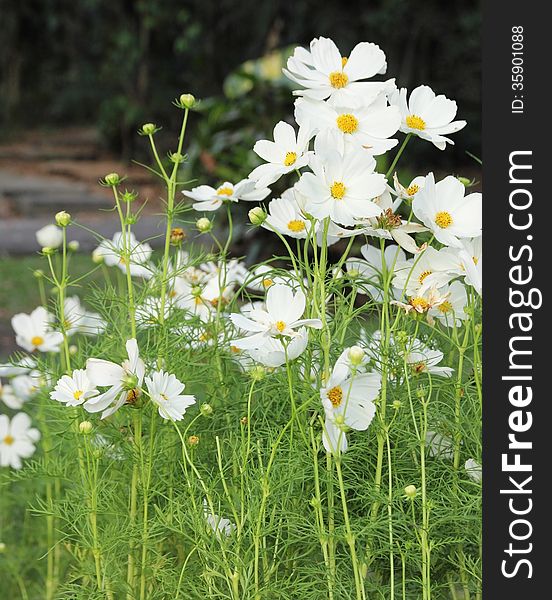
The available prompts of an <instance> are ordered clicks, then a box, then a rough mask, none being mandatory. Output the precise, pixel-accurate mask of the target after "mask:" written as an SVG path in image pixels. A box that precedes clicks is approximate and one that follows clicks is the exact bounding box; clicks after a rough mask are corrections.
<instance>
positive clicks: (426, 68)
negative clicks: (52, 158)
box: [0, 0, 481, 178]
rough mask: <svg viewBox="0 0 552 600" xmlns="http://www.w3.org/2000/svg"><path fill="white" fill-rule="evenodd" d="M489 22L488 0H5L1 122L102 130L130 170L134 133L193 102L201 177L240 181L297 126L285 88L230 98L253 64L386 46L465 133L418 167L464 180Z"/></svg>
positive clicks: (259, 88)
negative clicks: (288, 122)
mask: <svg viewBox="0 0 552 600" xmlns="http://www.w3.org/2000/svg"><path fill="white" fill-rule="evenodd" d="M480 21H481V15H480V2H479V0H447V2H443V0H424V2H413V1H408V0H377V1H376V0H369V1H366V0H364V1H362V0H351V1H348V2H321V1H320V0H294V1H293V2H290V1H289V0H285V1H284V0H217V1H215V0H24V1H21V0H19V1H17V0H0V49H1V50H0V121H1V123H2V126H3V128H4V131H8V133H9V132H10V130H11V131H12V132H13V131H15V132H17V131H18V130H19V129H21V128H24V127H27V126H45V127H58V126H65V125H71V124H88V125H97V126H98V127H99V129H100V131H101V132H102V136H103V139H104V140H105V143H106V145H108V146H109V147H110V148H111V149H113V150H116V151H118V152H122V155H123V156H124V157H127V158H129V157H131V156H132V157H135V156H136V153H137V152H138V154H139V149H138V146H136V147H135V144H136V142H137V136H136V135H135V132H136V129H137V128H138V126H139V125H140V124H141V123H143V122H145V121H154V122H156V123H158V124H163V126H164V127H165V130H168V129H169V128H170V127H171V126H176V123H175V122H174V119H175V118H178V117H179V115H178V113H177V111H174V109H173V108H172V107H171V106H170V100H171V99H172V98H175V97H177V96H178V95H180V93H182V92H188V91H189V92H192V93H194V94H195V95H196V96H197V97H199V98H203V99H208V100H207V101H206V102H204V107H207V108H211V109H212V110H211V111H210V112H209V113H207V111H205V117H204V118H203V119H201V120H196V125H195V127H196V131H195V133H196V135H195V136H194V137H195V142H194V146H193V148H192V149H191V158H192V164H194V163H195V161H197V160H200V161H201V163H202V166H203V167H204V169H205V170H207V171H208V172H210V173H211V174H212V175H213V177H214V178H215V177H216V178H224V177H225V176H226V175H228V176H230V175H232V174H234V172H235V171H236V170H239V171H240V172H239V173H238V175H240V176H243V175H246V174H247V173H246V171H247V168H249V162H250V160H251V158H249V156H248V153H249V149H250V147H251V142H252V141H253V140H254V139H256V138H258V137H259V136H261V135H265V134H266V133H268V132H269V131H270V130H271V128H272V126H273V124H274V123H275V121H276V120H277V119H278V118H281V117H282V116H285V115H286V114H289V113H290V107H291V101H290V95H289V87H286V86H285V84H284V83H281V82H279V81H276V82H275V81H274V80H273V78H268V79H269V80H268V81H267V77H266V76H265V75H259V73H248V74H246V75H243V73H242V78H243V79H244V80H251V79H253V80H255V84H256V85H255V87H254V88H253V90H252V91H247V92H244V91H243V90H242V91H241V92H240V93H234V94H229V93H228V90H227V89H226V88H225V87H224V85H223V84H224V82H225V80H226V79H227V77H228V76H229V75H230V74H232V73H234V74H236V73H238V74H239V73H240V65H242V64H243V63H244V62H245V61H248V60H251V59H258V58H259V57H262V56H264V55H266V54H267V53H269V52H271V51H272V50H275V49H285V48H287V47H289V46H290V45H295V44H308V42H309V41H310V40H311V39H312V38H313V37H315V36H318V35H325V36H330V37H332V38H333V39H334V40H335V41H336V42H337V44H338V46H340V49H341V50H342V51H343V52H344V54H346V53H348V52H349V51H350V49H351V48H352V47H353V46H354V45H355V44H356V43H357V42H358V41H362V40H369V41H373V42H376V43H378V44H379V45H380V46H381V47H382V48H383V49H384V50H385V52H386V54H387V57H388V64H389V68H388V73H389V74H390V75H392V76H396V78H397V83H398V84H399V86H406V87H414V86H415V85H418V84H419V83H427V84H429V85H431V86H432V87H433V88H434V89H435V90H436V91H438V92H442V93H445V94H446V95H448V96H449V97H451V98H454V99H456V100H457V102H458V105H459V117H460V118H465V119H467V120H468V122H469V127H468V128H467V129H466V130H464V132H463V133H462V134H461V135H458V136H456V138H455V139H456V141H457V145H456V147H455V148H454V150H453V151H452V152H447V153H436V152H435V151H434V149H432V148H431V147H430V145H429V144H423V145H422V144H420V145H419V150H420V153H419V154H418V160H419V161H420V162H423V161H424V159H425V156H426V154H428V153H430V152H431V153H432V154H431V160H432V164H433V165H435V164H436V163H438V164H439V166H441V167H442V168H447V167H449V166H451V165H455V167H456V168H458V166H459V165H460V166H461V165H470V164H473V163H472V161H471V159H470V158H469V157H467V155H466V151H470V152H472V153H473V154H476V155H479V154H480V106H479V104H480V82H479V79H480V68H481V60H480V44H479V33H480ZM281 58H282V60H283V59H284V58H285V53H284V55H283V56H282V57H281ZM242 71H243V70H242ZM242 83H243V82H242ZM229 95H230V96H232V97H229ZM198 122H199V125H198V124H197V123H198ZM140 146H142V145H140ZM422 146H423V147H422ZM215 156H216V157H217V158H216V159H215V158H214V157H215Z"/></svg>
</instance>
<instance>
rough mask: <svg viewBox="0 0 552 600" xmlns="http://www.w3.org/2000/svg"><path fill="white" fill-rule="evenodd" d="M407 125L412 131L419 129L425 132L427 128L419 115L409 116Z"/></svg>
mask: <svg viewBox="0 0 552 600" xmlns="http://www.w3.org/2000/svg"><path fill="white" fill-rule="evenodd" d="M406 124H407V125H408V127H410V129H419V130H420V131H423V130H424V129H425V128H426V124H425V121H424V120H423V119H422V117H419V116H418V115H408V117H406Z"/></svg>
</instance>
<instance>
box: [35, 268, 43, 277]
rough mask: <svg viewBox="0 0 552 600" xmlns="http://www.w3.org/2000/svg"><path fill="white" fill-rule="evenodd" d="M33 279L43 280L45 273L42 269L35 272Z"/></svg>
mask: <svg viewBox="0 0 552 600" xmlns="http://www.w3.org/2000/svg"><path fill="white" fill-rule="evenodd" d="M33 277H34V278H35V279H42V278H43V277H44V271H43V270H42V269H36V270H35V271H33Z"/></svg>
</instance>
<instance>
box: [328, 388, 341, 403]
mask: <svg viewBox="0 0 552 600" xmlns="http://www.w3.org/2000/svg"><path fill="white" fill-rule="evenodd" d="M328 399H329V401H330V402H331V403H332V406H333V407H334V408H337V407H338V406H339V405H340V404H341V402H342V401H343V390H342V389H341V387H340V386H339V385H336V386H335V387H333V388H332V389H331V390H330V391H329V392H328Z"/></svg>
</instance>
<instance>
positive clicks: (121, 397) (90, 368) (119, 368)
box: [84, 338, 145, 419]
mask: <svg viewBox="0 0 552 600" xmlns="http://www.w3.org/2000/svg"><path fill="white" fill-rule="evenodd" d="M125 346H126V351H127V354H128V360H125V361H123V362H122V364H120V365H118V364H116V363H113V362H111V361H108V360H103V359H101V358H89V359H88V360H87V361H86V375H87V377H88V379H89V380H90V382H91V384H92V385H94V386H99V387H109V390H107V391H106V392H103V393H102V394H99V395H98V396H94V397H93V398H90V399H89V400H87V401H86V402H85V404H84V408H85V409H86V410H87V411H88V412H91V413H96V412H100V411H102V419H105V418H106V417H108V416H109V415H112V414H113V413H114V412H115V411H117V410H119V408H121V406H123V404H124V403H125V402H127V401H128V400H134V399H135V398H136V397H137V396H138V395H139V394H140V393H141V392H140V388H141V387H142V382H143V381H144V374H145V366H144V361H143V360H142V359H141V358H140V356H139V353H138V344H137V343H136V340H135V339H134V338H132V339H130V340H128V341H127V343H126V344H125Z"/></svg>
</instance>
